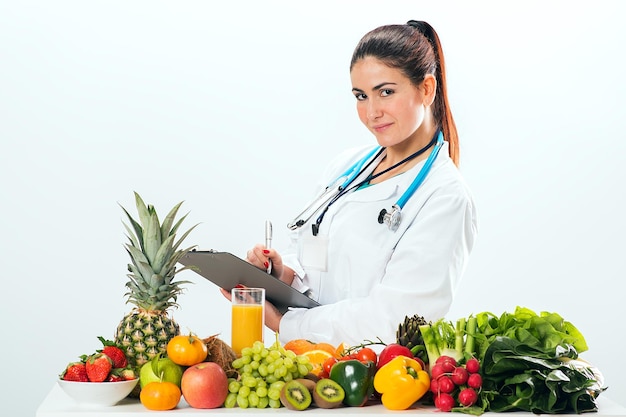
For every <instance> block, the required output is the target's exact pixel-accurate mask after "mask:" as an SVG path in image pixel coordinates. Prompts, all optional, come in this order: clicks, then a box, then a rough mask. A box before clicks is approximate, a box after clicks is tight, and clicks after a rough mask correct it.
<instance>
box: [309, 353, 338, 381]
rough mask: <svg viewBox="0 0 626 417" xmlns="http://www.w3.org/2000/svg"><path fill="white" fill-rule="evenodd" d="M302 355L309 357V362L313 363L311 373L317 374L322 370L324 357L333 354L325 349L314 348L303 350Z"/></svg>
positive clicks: (329, 356) (326, 357) (330, 356)
mask: <svg viewBox="0 0 626 417" xmlns="http://www.w3.org/2000/svg"><path fill="white" fill-rule="evenodd" d="M302 356H306V357H307V358H309V362H310V363H311V365H313V368H312V369H311V373H312V374H315V375H318V376H319V375H320V374H321V373H322V371H323V370H324V362H325V361H326V359H328V358H332V357H333V354H332V353H330V352H327V351H325V350H321V349H314V350H309V351H306V352H304V353H303V354H302Z"/></svg>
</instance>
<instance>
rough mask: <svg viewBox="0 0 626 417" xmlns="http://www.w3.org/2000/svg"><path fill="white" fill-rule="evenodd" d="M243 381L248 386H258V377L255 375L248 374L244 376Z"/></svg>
mask: <svg viewBox="0 0 626 417" xmlns="http://www.w3.org/2000/svg"><path fill="white" fill-rule="evenodd" d="M241 383H242V384H243V385H245V386H246V387H250V388H253V387H256V378H255V377H253V376H248V375H246V376H244V377H243V378H242V380H241Z"/></svg>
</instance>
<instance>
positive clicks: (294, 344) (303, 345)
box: [283, 339, 315, 355]
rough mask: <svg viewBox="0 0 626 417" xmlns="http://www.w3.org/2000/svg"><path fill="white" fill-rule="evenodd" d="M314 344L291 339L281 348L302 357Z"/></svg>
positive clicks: (308, 341) (303, 340)
mask: <svg viewBox="0 0 626 417" xmlns="http://www.w3.org/2000/svg"><path fill="white" fill-rule="evenodd" d="M314 346H315V343H313V342H311V341H310V340H306V339H293V340H290V341H289V342H287V343H285V345H284V346H283V347H284V348H285V349H287V350H290V351H292V352H293V353H295V354H296V355H302V354H303V353H304V352H308V351H309V350H312V349H313V347H314Z"/></svg>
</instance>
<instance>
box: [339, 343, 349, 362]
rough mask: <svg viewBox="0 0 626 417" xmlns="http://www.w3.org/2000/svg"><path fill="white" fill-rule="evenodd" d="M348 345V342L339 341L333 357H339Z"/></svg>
mask: <svg viewBox="0 0 626 417" xmlns="http://www.w3.org/2000/svg"><path fill="white" fill-rule="evenodd" d="M349 347H350V346H348V344H347V343H345V342H341V343H339V345H338V346H337V349H335V357H336V358H341V357H342V356H343V354H344V353H345V352H346V350H347V349H348V348H349Z"/></svg>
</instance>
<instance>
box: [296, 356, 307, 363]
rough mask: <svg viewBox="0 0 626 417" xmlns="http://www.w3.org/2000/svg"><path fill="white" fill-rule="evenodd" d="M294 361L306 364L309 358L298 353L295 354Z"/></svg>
mask: <svg viewBox="0 0 626 417" xmlns="http://www.w3.org/2000/svg"><path fill="white" fill-rule="evenodd" d="M296 362H298V363H300V364H302V365H306V364H307V363H309V358H308V357H306V356H304V355H298V356H296Z"/></svg>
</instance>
